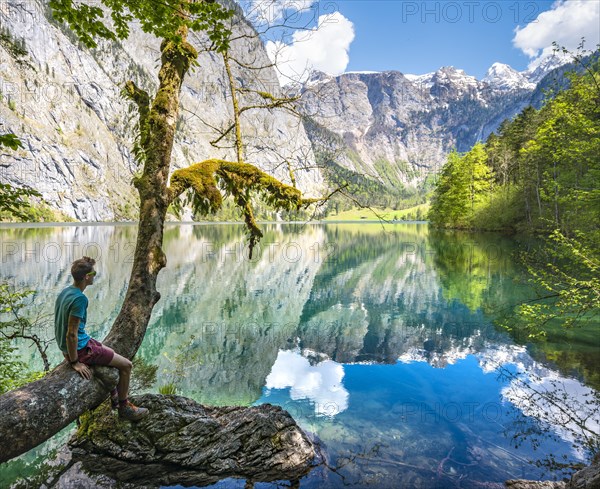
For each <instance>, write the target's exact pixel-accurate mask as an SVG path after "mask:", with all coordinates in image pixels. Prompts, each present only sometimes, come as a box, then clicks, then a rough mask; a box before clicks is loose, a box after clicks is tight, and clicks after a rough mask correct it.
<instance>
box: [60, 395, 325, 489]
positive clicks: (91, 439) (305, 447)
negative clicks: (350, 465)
mask: <svg viewBox="0 0 600 489" xmlns="http://www.w3.org/2000/svg"><path fill="white" fill-rule="evenodd" d="M133 401H134V403H135V404H137V405H140V406H144V407H147V408H148V409H149V410H150V413H149V415H148V416H147V417H145V418H143V419H142V420H141V421H139V422H137V423H132V422H129V421H122V420H120V419H119V418H118V415H117V414H116V412H112V411H111V410H110V408H109V406H108V405H107V404H104V405H102V406H101V407H100V408H98V409H97V410H96V411H94V412H93V413H90V414H89V415H87V416H86V417H85V418H83V419H82V423H81V426H80V428H79V429H78V431H77V433H76V434H75V435H74V436H73V437H72V439H71V440H70V441H69V446H70V448H71V451H72V456H73V462H75V463H76V462H81V468H82V469H84V470H85V471H88V472H91V473H95V474H103V475H104V476H108V477H110V478H111V479H114V480H115V481H118V482H120V483H135V484H137V485H144V486H158V485H174V484H180V485H184V486H185V485H197V486H202V485H207V484H213V483H215V482H217V481H219V480H221V479H224V478H228V477H235V478H243V479H247V480H248V481H249V482H270V481H276V480H290V481H297V480H299V479H300V478H301V477H303V476H304V475H306V474H307V473H308V472H309V471H310V470H311V468H312V467H313V466H314V462H315V459H316V457H317V449H316V447H315V445H314V444H313V443H312V442H311V440H310V439H309V438H308V436H307V435H306V434H305V433H304V432H303V431H302V430H301V429H300V428H299V427H298V425H297V424H296V422H295V421H294V419H293V418H292V417H291V416H290V414H289V413H288V412H287V411H284V410H283V409H282V408H280V407H279V406H273V405H271V404H262V405H260V406H253V407H233V406H227V407H211V406H203V405H201V404H198V403H196V402H195V401H193V400H191V399H187V398H184V397H180V396H163V395H158V394H146V395H143V396H137V397H135V398H133Z"/></svg>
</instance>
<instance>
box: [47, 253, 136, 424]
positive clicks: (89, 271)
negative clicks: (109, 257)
mask: <svg viewBox="0 0 600 489" xmlns="http://www.w3.org/2000/svg"><path fill="white" fill-rule="evenodd" d="M95 264H96V261H95V260H94V259H92V258H90V257H88V256H84V257H83V258H80V259H78V260H75V261H74V262H73V264H72V265H71V275H72V276H73V284H72V285H69V286H68V287H66V288H65V289H64V290H63V291H62V292H61V293H60V294H59V295H58V297H57V299H56V303H55V305H54V331H55V334H56V342H57V343H58V347H59V348H60V349H61V350H62V352H63V355H64V356H65V359H66V360H67V361H68V362H69V363H70V364H71V367H73V369H74V370H75V371H77V372H78V373H79V375H81V376H82V377H83V378H84V379H87V380H89V379H91V378H92V371H91V370H90V369H89V367H88V365H108V366H109V367H114V368H117V369H119V383H118V384H117V387H116V389H113V391H112V392H111V394H110V399H111V404H112V408H113V409H117V408H118V409H119V417H120V418H123V419H128V420H130V421H137V420H139V419H141V418H143V417H144V416H146V415H147V414H148V410H147V409H146V408H143V407H137V406H134V405H133V404H132V403H131V402H129V400H128V398H127V394H128V391H129V378H130V376H131V368H132V364H131V361H129V360H128V359H127V358H125V357H122V356H121V355H119V354H118V353H115V352H114V350H112V349H111V348H109V347H107V346H105V345H103V344H102V343H100V342H99V341H96V340H95V339H93V338H91V337H90V336H89V335H88V334H87V333H86V331H85V323H86V321H87V306H88V298H87V297H86V295H85V294H84V293H83V291H84V290H85V289H86V287H87V286H88V285H92V284H93V283H94V277H95V276H96V271H95V270H94V265H95Z"/></svg>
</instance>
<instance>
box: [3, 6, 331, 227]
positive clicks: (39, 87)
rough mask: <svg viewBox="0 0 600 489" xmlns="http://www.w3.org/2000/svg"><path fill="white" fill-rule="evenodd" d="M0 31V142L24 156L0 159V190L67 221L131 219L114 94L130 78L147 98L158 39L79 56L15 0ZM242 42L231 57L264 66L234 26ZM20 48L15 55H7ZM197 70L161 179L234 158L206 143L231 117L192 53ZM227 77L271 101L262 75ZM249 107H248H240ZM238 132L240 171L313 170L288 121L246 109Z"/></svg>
mask: <svg viewBox="0 0 600 489" xmlns="http://www.w3.org/2000/svg"><path fill="white" fill-rule="evenodd" d="M0 25H2V28H3V29H5V30H6V31H7V32H8V33H9V35H10V39H9V38H8V37H7V38H6V39H4V38H3V41H2V42H0V91H1V93H2V102H0V133H4V132H14V133H15V134H17V135H18V136H19V137H20V138H21V140H22V142H23V146H24V148H23V149H21V150H19V151H17V152H10V153H8V152H7V153H5V154H2V153H0V162H1V163H2V167H1V172H2V173H1V176H2V181H6V182H9V183H12V184H15V185H21V184H28V185H31V186H33V187H34V188H36V189H38V190H39V191H40V192H41V193H42V194H43V196H44V198H45V199H46V200H47V201H48V202H49V204H50V205H51V206H52V207H53V208H55V209H60V210H62V211H64V212H65V213H66V214H67V215H69V216H71V217H73V218H75V219H77V220H82V221H102V220H119V219H135V218H136V216H137V211H136V201H137V200H136V199H137V194H136V193H135V192H134V189H133V187H132V185H131V179H132V177H133V174H134V172H135V171H136V170H137V165H136V162H135V160H134V157H133V155H132V154H131V148H132V144H133V140H134V135H135V133H136V129H135V127H136V117H135V116H136V114H135V112H133V111H131V108H130V104H129V102H128V101H127V100H125V99H124V98H123V97H122V96H121V95H120V91H121V89H122V87H123V84H124V82H125V81H127V80H133V81H134V82H135V83H136V84H137V85H138V86H140V87H142V88H144V89H146V90H147V91H148V92H149V93H151V94H152V93H154V92H155V90H156V88H157V83H158V80H157V76H156V75H157V72H158V66H159V65H158V61H157V60H158V59H159V58H160V53H159V46H160V40H158V39H156V38H153V37H152V36H150V35H147V34H144V33H143V32H142V31H141V30H140V29H139V27H136V26H134V27H133V28H132V33H131V36H130V38H128V39H127V40H125V41H123V42H114V43H112V42H100V43H99V47H98V48H97V49H93V50H90V49H87V48H84V47H83V46H82V45H81V44H79V43H78V41H77V39H76V38H75V37H74V36H73V34H72V33H71V32H70V31H69V30H68V29H66V28H64V27H62V26H60V25H59V24H58V23H56V22H54V21H52V20H51V14H50V10H49V8H48V7H47V5H46V4H45V3H43V2H26V1H23V0H10V1H8V2H3V3H2V5H1V6H0ZM243 34H246V35H249V38H248V39H245V40H243V41H238V42H234V43H233V44H232V52H231V56H232V57H235V58H237V59H239V60H240V61H242V62H243V63H247V64H252V63H255V64H258V65H260V66H265V65H269V60H268V58H267V56H266V54H265V51H264V49H263V46H262V43H261V42H260V41H259V40H258V39H255V38H252V34H253V31H252V29H251V27H250V26H249V25H248V24H247V23H246V22H245V21H243V20H240V19H239V18H238V20H237V22H236V27H235V29H234V36H240V35H243ZM190 42H192V44H194V45H195V46H196V47H199V48H200V47H201V46H202V45H204V44H206V39H204V38H201V37H199V36H196V35H192V36H190ZM21 45H23V46H24V49H23V51H22V52H21V51H15V50H14V46H21ZM198 62H199V66H198V67H197V68H196V69H195V70H193V71H192V72H190V73H189V74H188V75H187V76H186V78H185V80H184V84H183V87H182V90H181V111H180V115H179V119H178V120H177V121H175V122H176V124H177V129H178V132H177V135H176V140H175V145H174V148H173V163H172V169H173V170H174V169H176V168H179V167H182V166H187V165H189V164H192V163H195V162H198V161H202V160H204V159H207V158H214V157H218V158H227V159H232V158H234V152H233V150H232V149H231V148H228V149H227V148H226V149H216V148H214V147H213V146H211V144H210V141H211V140H214V139H216V137H217V135H216V133H215V132H214V131H213V130H212V129H210V126H211V125H212V126H215V127H227V126H228V125H229V124H230V121H231V114H232V109H231V98H230V97H229V96H228V93H229V91H228V85H227V83H226V74H225V70H224V67H223V62H222V59H221V58H220V57H219V56H217V55H216V54H215V53H207V52H203V53H201V54H200V56H199V58H198ZM236 66H237V65H236ZM236 69H237V68H236ZM235 74H236V76H237V78H238V81H239V82H240V83H242V84H243V85H244V86H253V87H255V88H257V89H259V90H262V91H267V92H270V93H273V94H274V95H278V94H279V93H280V88H279V83H278V81H277V77H276V75H275V72H274V71H273V70H272V69H271V68H267V69H264V70H260V72H259V73H258V72H256V70H246V69H237V72H236V73H235ZM250 102H256V100H251V99H248V98H247V99H246V100H242V101H241V104H242V105H248V103H250ZM202 121H204V122H202ZM242 124H243V126H242V129H243V132H244V134H245V135H246V139H245V143H246V144H247V145H248V147H247V155H246V160H247V161H248V162H249V163H254V164H256V165H257V166H259V167H260V168H261V169H264V170H266V171H268V172H269V173H272V174H274V175H275V176H276V177H278V178H279V179H281V180H282V181H285V182H286V183H290V177H289V171H288V168H287V166H286V165H281V162H282V159H287V160H288V161H289V162H290V164H291V166H292V168H298V167H300V166H311V167H313V168H314V164H312V163H313V162H314V161H313V155H312V150H311V148H310V143H309V142H308V139H307V137H306V134H305V132H304V129H303V126H302V124H301V123H300V121H299V120H298V119H297V118H295V117H293V116H291V115H290V114H289V113H288V112H285V111H277V110H274V111H267V110H263V111H256V110H251V111H248V112H246V113H245V114H244V117H243V118H242ZM227 146H231V145H230V144H228V145H227ZM265 147H267V148H271V150H269V149H265ZM284 167H285V168H284ZM296 182H297V185H298V187H299V188H300V189H301V190H303V191H306V192H308V193H312V194H314V195H316V194H320V193H321V185H322V178H321V175H320V173H319V172H318V171H317V170H314V169H313V170H310V171H299V172H297V174H296Z"/></svg>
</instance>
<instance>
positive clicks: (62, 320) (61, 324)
mask: <svg viewBox="0 0 600 489" xmlns="http://www.w3.org/2000/svg"><path fill="white" fill-rule="evenodd" d="M87 306H88V298H87V297H86V296H85V294H84V293H83V292H81V289H79V288H78V287H75V286H74V285H69V286H68V287H67V288H66V289H64V290H63V291H62V292H61V293H60V294H58V297H57V298H56V302H55V304H54V334H55V335H56V342H57V343H58V347H59V348H60V349H61V350H62V351H63V352H65V353H68V351H67V331H68V329H69V315H71V316H75V317H78V318H79V319H80V321H79V330H78V331H77V349H78V350H81V349H82V348H84V347H85V345H87V343H88V341H89V340H90V335H88V334H87V333H86V332H85V323H86V321H87Z"/></svg>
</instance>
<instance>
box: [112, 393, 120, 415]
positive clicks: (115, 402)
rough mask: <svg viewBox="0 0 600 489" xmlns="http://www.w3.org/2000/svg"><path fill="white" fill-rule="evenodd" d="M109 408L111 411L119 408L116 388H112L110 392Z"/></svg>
mask: <svg viewBox="0 0 600 489" xmlns="http://www.w3.org/2000/svg"><path fill="white" fill-rule="evenodd" d="M110 408H111V409H112V410H113V411H114V410H115V409H118V408H119V394H118V393H117V389H114V390H113V391H111V393H110Z"/></svg>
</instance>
